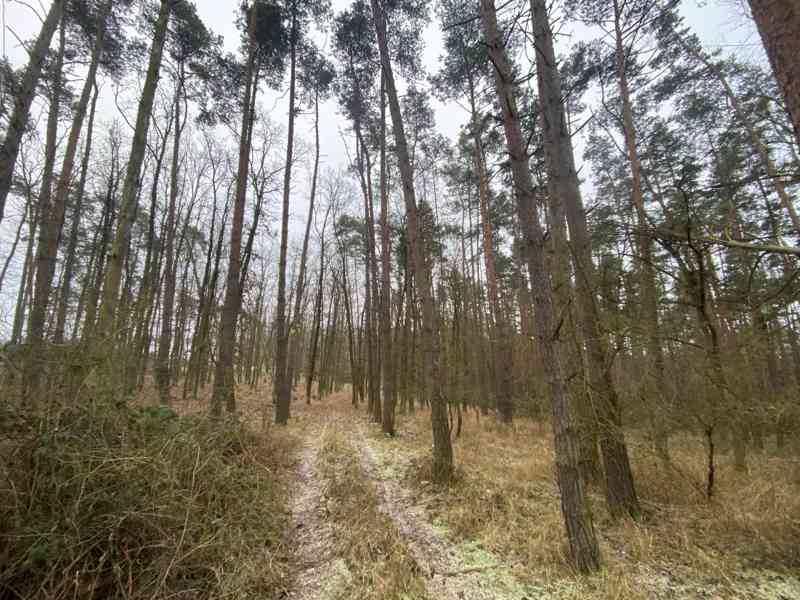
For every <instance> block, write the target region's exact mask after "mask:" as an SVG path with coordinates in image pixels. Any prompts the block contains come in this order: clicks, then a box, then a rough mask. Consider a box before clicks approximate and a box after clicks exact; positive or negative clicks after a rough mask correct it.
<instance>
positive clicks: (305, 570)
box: [287, 428, 341, 600]
mask: <svg viewBox="0 0 800 600" xmlns="http://www.w3.org/2000/svg"><path fill="white" fill-rule="evenodd" d="M322 436H323V431H322V430H319V429H318V428H313V429H311V430H310V431H309V434H308V437H307V438H306V439H305V440H304V445H303V448H302V451H301V452H300V457H299V461H298V465H297V470H296V476H295V479H294V481H293V483H292V485H291V488H290V490H291V502H290V508H291V527H292V533H293V536H292V537H293V540H294V545H295V548H296V550H295V561H296V565H295V573H294V577H293V585H292V589H291V591H290V592H289V593H288V595H287V598H291V599H292V600H323V599H326V598H331V597H333V596H334V593H333V592H334V590H335V587H336V586H337V582H338V580H339V578H340V576H341V572H340V571H339V569H338V567H339V563H338V562H337V561H336V557H335V553H334V539H333V526H332V524H331V523H330V521H329V520H328V518H327V515H326V514H325V509H324V506H325V503H324V491H325V479H324V478H323V477H322V476H321V475H320V473H319V471H318V469H317V457H318V454H319V450H320V443H321V440H322Z"/></svg>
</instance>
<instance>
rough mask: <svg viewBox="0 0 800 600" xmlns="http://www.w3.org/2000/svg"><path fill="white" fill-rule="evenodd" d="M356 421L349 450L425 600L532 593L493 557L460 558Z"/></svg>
mask: <svg viewBox="0 0 800 600" xmlns="http://www.w3.org/2000/svg"><path fill="white" fill-rule="evenodd" d="M365 428H366V425H365V424H364V423H363V422H361V421H359V422H358V423H357V424H356V425H355V428H354V436H355V437H356V439H355V440H354V442H355V443H354V446H355V447H356V448H358V452H359V456H360V458H361V462H362V468H363V469H364V471H365V472H366V473H367V475H368V476H369V477H370V479H371V480H372V481H373V482H374V484H375V488H376V492H377V494H378V498H379V503H380V510H381V511H382V512H383V513H384V514H386V515H387V516H388V517H389V518H390V519H391V520H392V522H393V523H394V525H395V527H396V528H397V530H398V531H399V532H400V535H401V536H402V538H403V541H404V543H405V545H406V547H407V548H408V549H409V551H410V553H411V555H412V556H413V558H414V560H415V561H416V562H417V565H418V566H419V568H420V570H421V571H422V572H423V574H424V575H425V580H426V584H427V592H428V597H429V598H431V599H432V600H500V599H509V600H510V599H519V600H530V599H532V598H534V597H538V596H539V594H537V593H536V591H535V590H531V589H530V588H528V587H527V586H524V585H523V584H522V583H521V582H519V581H518V580H517V578H516V577H515V576H514V575H513V574H512V573H511V569H510V568H509V567H508V566H507V565H503V564H502V563H501V562H500V561H499V559H497V557H494V556H492V555H490V554H489V553H487V552H484V551H482V552H481V553H480V556H481V560H480V561H479V562H480V564H475V563H474V562H473V561H471V560H469V558H468V557H465V556H464V554H465V553H464V552H463V550H464V545H463V544H462V545H454V544H453V542H452V541H450V540H448V539H446V537H445V536H444V535H443V534H442V533H441V532H440V531H437V529H436V527H435V526H434V525H433V523H432V522H431V520H430V517H429V515H428V512H427V510H426V509H425V508H424V507H423V506H420V505H419V504H418V503H417V502H416V501H415V499H414V494H413V493H412V491H411V489H409V487H408V486H406V485H405V484H403V483H402V482H401V481H400V479H399V476H398V475H397V474H396V473H392V474H389V473H386V472H385V470H382V469H381V462H382V461H381V458H380V456H379V454H380V453H379V451H378V450H376V448H375V442H374V441H373V440H370V438H369V436H368V435H367V433H366V432H365ZM391 460H392V461H393V463H394V464H393V466H395V467H396V466H398V465H397V463H400V466H404V465H407V464H408V462H409V458H408V457H404V456H401V455H397V454H396V455H394V456H393V457H392V458H391ZM400 470H402V469H395V471H396V472H399V471H400Z"/></svg>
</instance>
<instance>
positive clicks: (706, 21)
mask: <svg viewBox="0 0 800 600" xmlns="http://www.w3.org/2000/svg"><path fill="white" fill-rule="evenodd" d="M0 2H3V5H4V8H5V15H4V17H5V24H6V28H5V30H6V35H5V38H4V43H3V52H4V54H5V55H7V56H8V57H9V59H10V60H11V61H12V63H13V64H15V65H21V64H23V63H24V62H25V61H26V59H27V57H26V55H25V52H24V50H23V49H22V48H21V46H20V44H19V42H18V40H17V37H19V38H21V39H30V38H31V37H33V36H34V35H35V34H36V32H37V31H38V27H39V23H40V21H39V19H38V17H36V16H35V15H33V14H32V11H31V9H30V8H29V6H37V5H38V7H40V8H39V12H40V14H44V12H45V8H46V6H47V4H48V3H47V0H32V2H31V3H29V4H27V5H26V4H25V3H23V2H19V1H17V0H0ZM332 4H333V8H334V10H335V11H337V12H338V11H340V10H342V9H343V8H345V7H346V6H347V5H348V4H349V0H333V2H332ZM431 4H432V5H433V3H431ZM43 5H44V6H43ZM195 5H196V6H197V10H198V13H199V14H200V16H201V17H202V18H203V20H204V21H205V23H206V24H207V26H208V27H209V28H210V29H212V30H213V31H214V32H215V33H217V34H219V35H222V36H224V38H225V45H226V48H227V49H228V50H231V51H235V50H236V48H237V45H238V42H239V32H238V30H237V29H236V26H235V25H234V18H235V12H236V10H237V8H236V7H237V5H238V0H195ZM682 10H683V13H684V15H685V16H686V18H687V21H688V23H689V24H690V25H691V26H692V28H693V29H694V30H695V31H696V32H697V33H698V34H699V35H700V37H701V39H702V41H703V43H704V44H705V45H706V46H707V48H708V49H712V48H717V47H722V48H723V49H724V50H726V51H730V52H734V53H737V54H742V55H744V56H747V57H750V58H756V59H758V57H760V56H761V46H760V40H759V38H758V35H757V34H756V33H755V31H754V29H753V28H752V24H751V23H750V22H749V21H748V20H747V19H745V18H744V17H743V15H742V11H743V9H742V6H741V2H738V1H737V0H685V1H684V4H683V9H682ZM424 39H425V48H424V54H423V58H424V60H423V62H424V65H425V67H426V69H427V70H428V72H431V73H432V72H435V71H436V70H438V57H439V54H440V52H441V36H440V34H439V29H438V23H437V22H436V20H435V19H433V20H432V21H431V23H430V25H429V26H428V28H427V29H426V31H425V35H424ZM559 42H560V43H561V45H562V46H563V47H562V50H563V49H564V48H565V47H566V45H567V44H568V43H569V42H570V40H569V39H567V38H566V37H565V38H562V39H561V40H559ZM106 87H107V88H108V89H110V87H111V86H106ZM107 96H108V94H107ZM281 97H282V91H281V92H276V91H267V92H266V93H263V92H262V98H263V99H264V105H265V106H268V107H269V106H272V105H273V100H278V99H279V98H281ZM105 100H106V101H105V102H101V108H100V112H101V115H103V116H104V117H105V118H106V119H108V120H110V119H112V118H114V117H115V116H116V114H115V113H116V109H115V108H114V104H113V102H112V101H111V100H110V98H105ZM434 107H435V111H436V121H437V126H438V128H439V130H440V131H441V132H442V133H444V134H445V135H447V136H448V137H450V138H454V136H455V135H456V133H457V131H458V128H459V127H460V126H461V125H462V124H463V123H464V122H465V121H466V113H464V111H463V110H462V109H461V108H460V107H458V105H457V104H455V103H449V104H448V105H444V104H442V103H440V102H438V101H434ZM286 113H287V107H286V103H285V102H280V100H279V101H278V104H277V105H276V106H275V109H274V113H273V115H272V117H273V121H275V122H277V123H282V122H285V120H286ZM320 122H321V140H322V154H323V161H324V162H326V163H328V164H330V163H340V164H341V163H343V162H344V160H343V152H342V142H341V136H340V133H339V132H340V130H342V129H344V128H346V126H347V124H346V123H345V121H344V119H343V118H342V117H341V116H340V115H339V112H338V107H337V105H336V100H335V99H330V100H328V101H327V102H326V103H325V105H324V106H323V107H322V108H321V120H320ZM311 126H312V122H311V118H310V117H307V118H301V119H300V122H299V123H298V130H299V132H300V135H301V136H306V137H309V136H310V133H311ZM578 158H579V157H578Z"/></svg>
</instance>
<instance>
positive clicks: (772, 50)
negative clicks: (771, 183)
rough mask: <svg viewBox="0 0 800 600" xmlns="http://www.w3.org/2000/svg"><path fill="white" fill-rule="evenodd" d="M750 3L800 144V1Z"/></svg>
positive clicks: (770, 0)
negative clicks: (799, 58)
mask: <svg viewBox="0 0 800 600" xmlns="http://www.w3.org/2000/svg"><path fill="white" fill-rule="evenodd" d="M749 2H750V10H751V11H752V13H753V19H754V20H755V22H756V26H757V27H758V33H759V34H761V41H762V42H763V43H764V49H765V50H766V51H767V57H768V58H769V63H770V65H772V71H773V73H775V78H776V79H777V80H778V84H779V85H780V87H781V91H782V92H783V99H784V100H785V101H786V109H787V111H788V112H789V116H790V117H791V118H792V124H793V125H794V134H795V136H797V142H798V144H800V61H798V60H797V57H798V56H800V5H798V4H797V0H749Z"/></svg>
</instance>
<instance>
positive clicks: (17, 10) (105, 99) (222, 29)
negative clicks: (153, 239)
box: [0, 0, 765, 338]
mask: <svg viewBox="0 0 800 600" xmlns="http://www.w3.org/2000/svg"><path fill="white" fill-rule="evenodd" d="M194 1H195V5H196V6H197V10H198V13H199V15H200V16H201V18H202V19H203V21H204V22H205V23H206V25H207V26H208V27H209V28H210V29H212V30H213V31H214V32H215V33H216V34H219V35H222V36H223V37H224V39H225V46H226V49H228V50H230V51H233V52H235V51H236V50H237V47H238V44H239V32H238V30H237V29H236V26H235V24H234V21H235V12H236V10H237V6H238V3H239V2H238V0H194ZM0 2H2V5H0V6H2V8H3V12H2V15H1V16H2V20H3V23H2V24H3V32H4V36H3V38H2V46H3V48H2V50H3V54H4V55H5V56H7V57H8V59H9V60H10V61H11V63H12V64H13V65H14V66H15V67H20V66H22V65H24V64H25V63H26V62H27V55H26V53H25V51H24V49H23V48H22V46H21V44H20V41H19V40H20V39H21V40H30V39H31V38H33V37H34V36H35V35H36V34H37V32H38V30H39V27H40V25H41V16H43V15H44V14H45V13H46V10H47V8H49V1H48V0H27V1H26V2H22V1H19V0H0ZM349 2H350V0H333V1H332V4H333V9H334V11H336V12H339V11H341V10H342V9H343V8H345V7H346V6H347V5H348V4H349ZM473 4H476V2H465V6H471V5H473ZM431 6H432V7H433V2H431ZM32 7H35V8H36V9H37V12H38V14H35V13H34V12H33V10H32ZM744 10H746V9H745V8H743V0H684V2H683V5H682V12H683V14H684V16H685V17H686V20H687V22H688V23H689V24H690V25H691V27H692V28H693V29H694V31H695V32H696V33H697V34H698V35H699V36H700V38H701V40H702V42H703V43H704V45H705V46H706V48H707V49H708V50H715V49H718V48H721V49H723V50H724V51H726V52H730V53H735V54H737V55H738V56H739V57H741V58H746V59H750V60H758V61H762V60H765V59H764V55H763V50H762V48H761V44H760V39H759V38H758V35H757V33H755V30H754V29H753V26H752V23H751V22H750V21H749V19H747V18H746V17H745V16H744V15H745V13H744ZM432 12H433V11H432ZM563 33H565V34H566V35H563V36H561V37H559V38H558V39H557V45H558V50H559V51H560V52H566V50H567V49H568V47H569V45H570V44H571V43H573V42H575V41H577V40H579V39H586V38H591V37H593V36H596V35H597V32H591V31H587V30H585V29H577V28H575V29H573V30H571V31H568V30H567V31H564V32H563ZM424 40H425V47H424V49H423V64H424V66H425V68H426V69H427V71H428V72H429V73H433V72H435V71H437V70H438V68H439V64H438V63H439V60H438V59H439V54H440V52H441V36H440V33H439V24H438V23H437V22H436V20H435V19H434V20H433V21H431V23H430V24H429V26H428V27H427V29H426V31H425V32H424ZM319 41H320V42H322V41H323V39H320V40H319ZM80 84H81V82H76V84H75V86H76V88H77V89H80ZM126 84H127V85H130V80H128V81H127V82H126ZM113 90H114V84H113V83H112V82H108V81H106V82H104V84H103V92H104V93H103V94H102V95H101V99H100V102H99V104H98V112H99V116H100V120H101V121H105V122H110V121H112V120H114V119H118V118H119V114H118V112H117V108H116V106H115V103H114V101H113V93H112V92H113ZM260 94H261V95H260V98H261V104H262V106H263V107H264V108H265V109H268V110H269V109H271V120H272V121H273V122H275V123H279V124H283V123H285V122H286V115H287V101H286V95H287V94H286V93H285V90H265V89H264V87H263V86H262V91H261V93H260ZM129 104H130V111H131V112H132V111H133V110H135V106H136V100H135V99H133V101H132V102H130V103H129ZM43 109H46V104H45V103H39V104H38V107H36V108H34V112H36V111H42V110H43ZM434 109H435V113H436V123H437V127H438V129H439V131H440V132H441V133H443V134H444V135H446V136H447V137H449V138H451V139H454V138H455V136H456V135H457V132H458V129H459V127H460V126H461V125H462V124H464V123H465V122H466V120H467V114H466V113H465V112H464V110H463V109H462V108H461V107H460V106H459V105H458V104H456V103H448V104H446V105H445V104H442V103H440V102H438V101H436V100H434ZM320 117H321V119H320V130H321V131H320V133H321V154H322V164H323V168H324V167H325V166H330V167H339V166H344V165H345V164H346V162H347V157H346V153H345V151H344V146H343V142H342V135H341V133H342V131H344V130H346V129H347V123H346V122H345V120H344V119H343V118H342V117H341V116H340V114H339V111H338V107H337V105H336V101H335V99H330V100H328V101H327V102H326V103H325V104H324V105H323V106H322V107H321V110H320ZM43 120H44V119H41V121H40V122H43ZM128 120H129V122H133V121H134V120H135V115H133V114H130V115H128ZM312 126H313V121H312V117H310V116H303V117H301V118H300V119H299V120H298V123H297V132H298V135H299V136H300V137H301V138H306V139H309V140H310V139H312V137H311V136H312ZM306 147H307V146H306ZM581 148H582V144H581V143H580V140H578V143H577V148H576V159H577V160H578V162H579V163H580V162H581V156H580V152H581ZM307 179H308V177H307V176H306V175H305V173H303V172H302V171H301V172H300V173H298V176H297V177H296V180H297V183H296V185H295V186H294V194H293V198H292V231H293V237H299V236H300V234H299V231H300V230H301V229H302V226H301V224H302V222H303V221H304V218H305V215H304V212H305V205H306V202H307V197H306V196H307V194H306V193H305V188H306V185H305V182H306V180H307ZM585 193H588V194H591V189H586V190H585ZM270 212H272V213H273V214H274V210H273V211H270ZM12 214H13V209H12V208H11V207H9V209H8V210H7V216H8V217H9V218H7V219H6V220H5V221H4V222H3V224H2V227H0V261H4V260H5V257H6V254H7V252H8V249H9V246H10V244H11V241H10V240H11V238H12V237H13V228H14V227H15V223H14V222H13V221H14V219H13V217H12ZM292 243H293V244H294V243H295V242H294V241H293V242H292ZM17 254H18V255H21V254H22V252H19V251H18V253H17ZM16 270H18V269H13V268H12V271H16ZM16 279H17V277H14V273H13V272H10V273H9V277H8V278H7V280H6V283H5V286H4V289H3V291H2V295H0V338H2V337H3V336H2V334H3V332H4V331H3V330H5V329H7V327H8V323H9V321H10V310H9V309H10V306H12V305H13V294H14V293H15V288H16Z"/></svg>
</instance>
